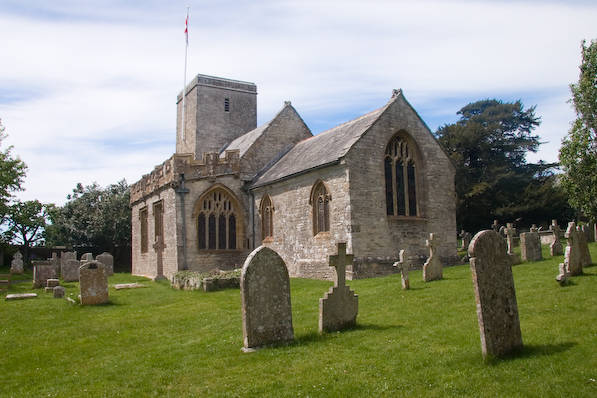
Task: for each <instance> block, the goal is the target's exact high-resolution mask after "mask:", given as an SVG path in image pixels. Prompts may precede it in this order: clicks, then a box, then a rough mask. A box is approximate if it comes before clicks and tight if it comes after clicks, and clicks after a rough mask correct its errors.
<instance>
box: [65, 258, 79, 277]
mask: <svg viewBox="0 0 597 398" xmlns="http://www.w3.org/2000/svg"><path fill="white" fill-rule="evenodd" d="M79 268H81V263H80V262H79V261H78V260H66V261H65V262H64V263H62V268H61V270H62V272H61V276H62V280H63V281H65V282H75V281H78V280H79Z"/></svg>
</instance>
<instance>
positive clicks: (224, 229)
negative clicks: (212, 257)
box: [197, 188, 238, 250]
mask: <svg viewBox="0 0 597 398" xmlns="http://www.w3.org/2000/svg"><path fill="white" fill-rule="evenodd" d="M234 203H235V202H234V200H233V199H232V198H231V197H230V195H229V194H228V193H227V192H226V191H225V190H223V189H221V188H216V189H214V190H212V191H210V192H209V193H208V194H207V195H205V196H204V197H203V198H202V199H201V202H200V203H199V213H198V215H197V243H198V247H199V250H236V249H237V239H236V233H237V225H236V224H237V215H238V211H237V209H236V207H235V205H234Z"/></svg>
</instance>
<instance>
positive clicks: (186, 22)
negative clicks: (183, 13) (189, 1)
mask: <svg viewBox="0 0 597 398" xmlns="http://www.w3.org/2000/svg"><path fill="white" fill-rule="evenodd" d="M184 37H185V41H186V43H187V46H188V45H189V10H187V18H186V19H185V20H184Z"/></svg>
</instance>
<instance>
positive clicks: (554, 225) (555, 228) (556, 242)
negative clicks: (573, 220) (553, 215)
mask: <svg viewBox="0 0 597 398" xmlns="http://www.w3.org/2000/svg"><path fill="white" fill-rule="evenodd" d="M549 230H550V231H551V232H553V243H552V244H551V245H549V253H550V254H551V255H552V257H553V256H561V255H562V254H564V250H563V248H562V242H561V241H560V233H561V229H560V226H559V225H558V220H555V219H554V220H551V226H550V227H549Z"/></svg>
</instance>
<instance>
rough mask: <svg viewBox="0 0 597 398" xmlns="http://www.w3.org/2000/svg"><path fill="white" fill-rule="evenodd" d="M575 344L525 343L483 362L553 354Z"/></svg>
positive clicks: (492, 362)
mask: <svg viewBox="0 0 597 398" xmlns="http://www.w3.org/2000/svg"><path fill="white" fill-rule="evenodd" d="M575 345H577V343H575V342H571V341H568V342H565V343H558V344H527V345H525V346H523V347H522V348H520V349H518V350H516V351H513V352H512V353H510V354H508V355H505V356H503V357H501V358H496V357H491V358H487V359H486V360H485V362H486V363H487V364H488V365H499V364H500V363H502V362H504V361H512V360H516V359H521V358H533V357H541V356H547V355H554V354H558V353H560V352H564V351H568V350H569V349H570V348H572V347H574V346H575Z"/></svg>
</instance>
